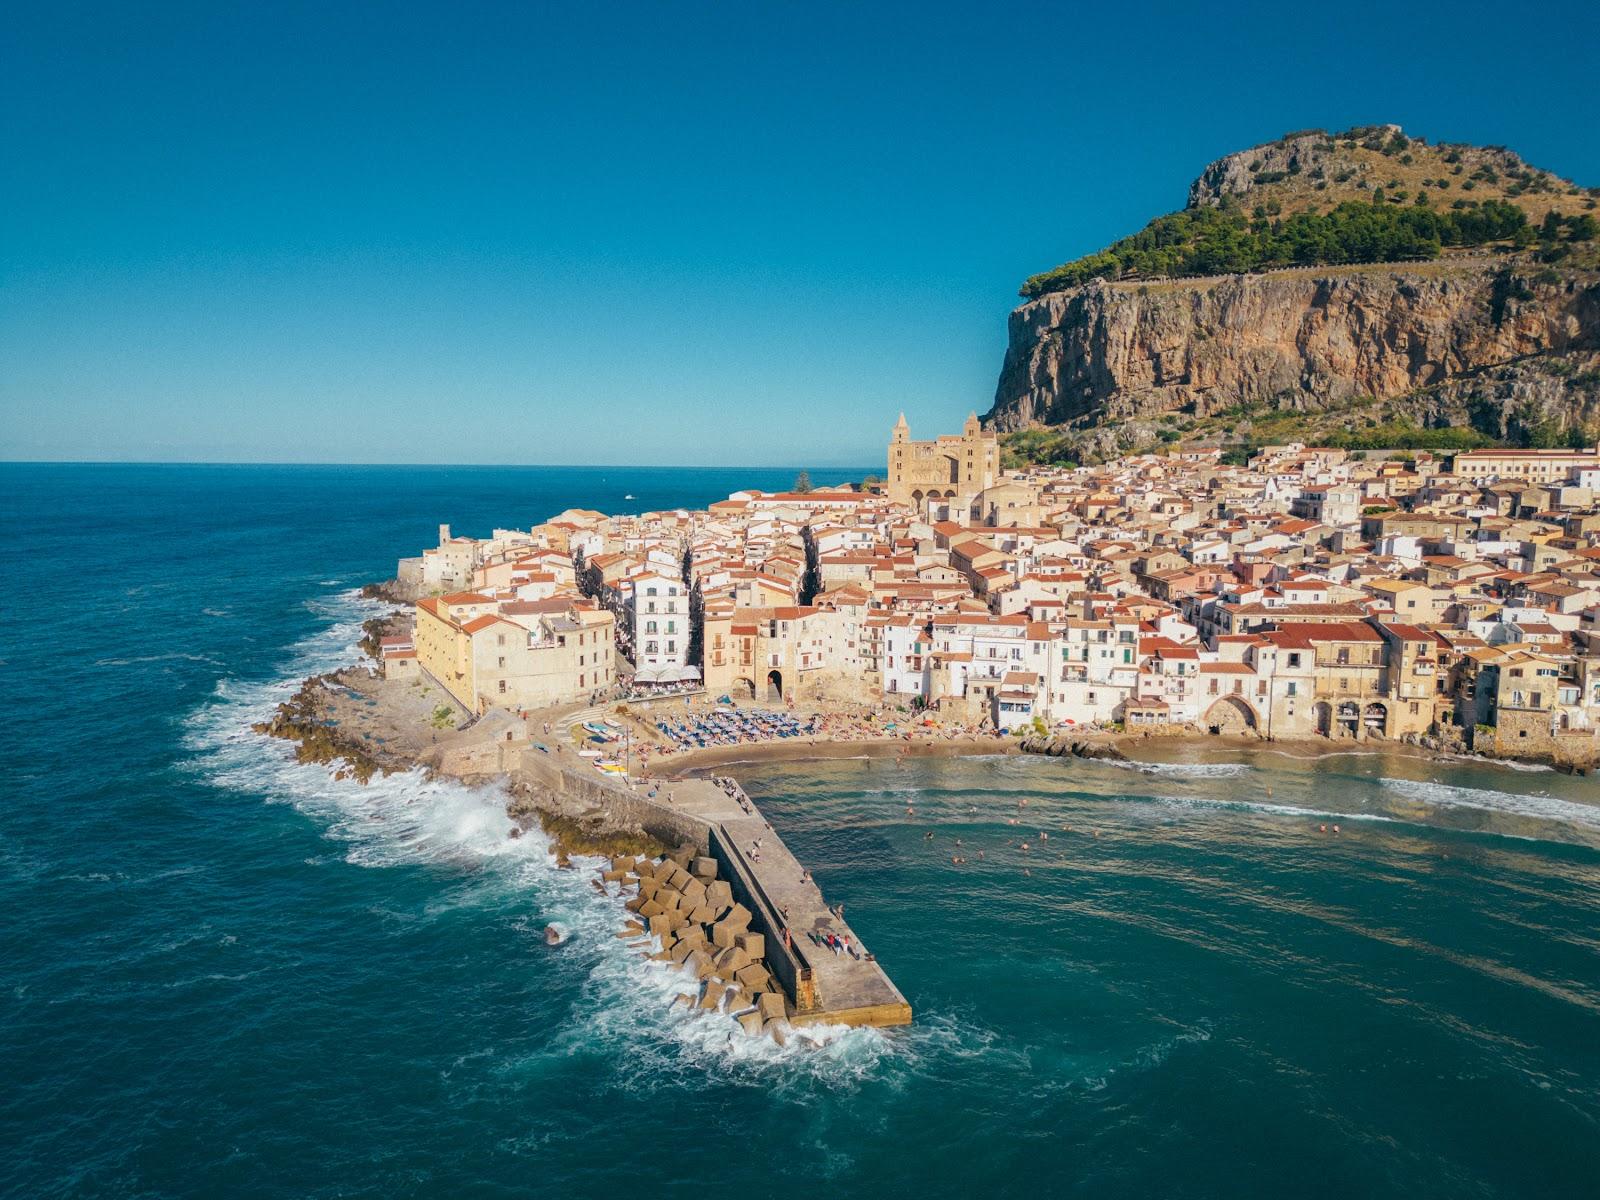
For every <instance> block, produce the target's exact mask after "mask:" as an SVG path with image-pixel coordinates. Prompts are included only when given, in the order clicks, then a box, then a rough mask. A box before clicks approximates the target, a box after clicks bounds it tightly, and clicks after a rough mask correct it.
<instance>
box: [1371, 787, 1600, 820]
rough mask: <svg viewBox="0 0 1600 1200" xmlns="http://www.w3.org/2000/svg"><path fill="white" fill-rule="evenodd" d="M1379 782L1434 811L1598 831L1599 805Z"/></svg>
mask: <svg viewBox="0 0 1600 1200" xmlns="http://www.w3.org/2000/svg"><path fill="white" fill-rule="evenodd" d="M1380 782H1381V784H1382V786H1383V788H1384V789H1385V790H1386V791H1391V792H1395V793H1398V794H1399V795H1401V796H1403V797H1405V798H1406V799H1407V800H1411V801H1414V802H1416V803H1419V804H1426V805H1432V806H1433V807H1435V808H1468V809H1476V810H1478V811H1480V812H1487V813H1497V814H1500V815H1504V816H1513V817H1531V818H1534V819H1536V820H1541V821H1558V822H1563V823H1565V824H1568V825H1573V826H1576V827H1578V828H1581V829H1587V830H1594V831H1600V805H1594V804H1579V803H1577V802H1576V801H1573V800H1562V799H1560V798H1558V797H1556V796H1546V795H1529V794H1524V793H1519V792H1497V791H1492V790H1490V789H1487V788H1472V787H1458V786H1456V785H1454V784H1448V783H1431V782H1428V781H1426V780H1416V779H1383V780H1381V781H1380Z"/></svg>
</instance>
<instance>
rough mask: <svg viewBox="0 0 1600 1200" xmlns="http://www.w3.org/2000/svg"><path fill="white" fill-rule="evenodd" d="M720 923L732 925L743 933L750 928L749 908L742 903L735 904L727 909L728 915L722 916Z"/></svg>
mask: <svg viewBox="0 0 1600 1200" xmlns="http://www.w3.org/2000/svg"><path fill="white" fill-rule="evenodd" d="M720 924H723V925H732V926H733V928H734V929H735V930H736V931H737V932H739V933H743V932H744V931H745V930H746V929H749V928H750V910H749V909H748V908H746V907H745V906H744V905H742V904H735V905H734V906H733V907H732V908H731V909H729V910H728V915H727V916H725V917H723V918H722V921H721V922H720Z"/></svg>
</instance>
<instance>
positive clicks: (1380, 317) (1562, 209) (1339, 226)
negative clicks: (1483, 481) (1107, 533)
mask: <svg viewBox="0 0 1600 1200" xmlns="http://www.w3.org/2000/svg"><path fill="white" fill-rule="evenodd" d="M1374 128H1375V130H1376V131H1377V132H1376V133H1375V132H1373V131H1353V132H1355V133H1358V134H1359V135H1360V136H1359V137H1352V136H1350V135H1328V134H1324V133H1321V132H1320V131H1312V132H1307V133H1302V134H1296V135H1291V136H1289V137H1286V138H1284V139H1281V140H1280V141H1279V142H1275V143H1271V144H1269V145H1267V146H1260V147H1256V148H1254V149H1252V150H1248V151H1242V152H1240V153H1237V154H1231V155H1228V156H1226V157H1225V158H1222V159H1219V160H1218V161H1217V162H1214V163H1212V164H1211V165H1210V166H1208V167H1207V168H1206V169H1205V170H1204V171H1203V172H1202V173H1201V175H1200V177H1199V178H1198V179H1196V180H1195V182H1194V183H1193V185H1191V187H1190V190H1189V201H1188V205H1187V207H1186V208H1185V210H1183V212H1182V213H1179V214H1175V215H1174V217H1172V218H1160V219H1158V220H1157V221H1155V222H1152V223H1151V226H1150V227H1149V228H1147V230H1146V231H1144V233H1141V234H1139V235H1137V236H1136V237H1133V238H1129V239H1125V240H1124V242H1122V243H1118V244H1117V245H1115V246H1113V247H1112V248H1110V250H1108V251H1105V252H1101V253H1100V254H1098V255H1089V256H1086V257H1085V258H1084V259H1080V260H1077V261H1076V262H1074V263H1070V264H1066V265H1064V266H1063V267H1061V268H1058V269H1057V270H1056V271H1054V272H1047V273H1045V274H1043V275H1041V276H1036V277H1035V278H1034V279H1031V280H1029V281H1028V284H1027V285H1025V287H1024V293H1025V295H1026V297H1027V299H1026V300H1025V302H1024V303H1023V304H1021V305H1020V306H1019V307H1017V308H1016V309H1015V310H1014V311H1013V312H1012V314H1011V318H1010V323H1009V338H1008V345H1007V349H1006V355H1005V360H1004V363H1003V365H1002V367H1001V370H1000V376H999V381H998V383H997V386H996V389H995V399H994V405H993V407H992V408H991V409H990V411H989V412H988V413H987V414H986V415H985V417H984V422H985V424H986V425H988V426H989V427H991V428H994V429H997V430H1000V431H1002V432H1006V433H1016V432H1018V431H1023V430H1033V429H1051V430H1055V431H1058V432H1059V433H1060V434H1061V435H1062V438H1063V439H1064V440H1065V441H1066V442H1067V443H1068V444H1069V445H1070V447H1071V449H1072V450H1073V451H1075V452H1076V456H1077V457H1078V458H1080V459H1082V460H1101V459H1107V458H1111V457H1114V456H1116V455H1118V454H1123V453H1128V452H1131V451H1137V450H1145V449H1149V448H1151V447H1154V446H1159V445H1163V444H1171V443H1172V442H1174V441H1180V440H1181V441H1189V440H1203V439H1207V438H1209V439H1210V440H1211V441H1212V443H1213V444H1215V443H1216V442H1217V441H1219V440H1221V441H1225V442H1226V441H1229V440H1241V439H1248V437H1249V435H1250V433H1251V425H1250V422H1251V420H1252V419H1255V420H1257V421H1260V420H1261V418H1262V416H1263V415H1264V414H1271V413H1288V414H1297V415H1299V416H1301V417H1303V418H1304V419H1303V420H1301V421H1300V422H1299V423H1298V425H1293V424H1291V425H1288V426H1282V423H1281V422H1280V426H1281V427H1283V428H1291V429H1300V430H1303V431H1305V433H1306V435H1307V436H1319V435H1325V434H1333V435H1338V434H1359V433H1360V432H1361V431H1363V430H1365V429H1368V428H1372V427H1374V426H1379V427H1382V426H1386V425H1393V424H1396V423H1398V424H1401V425H1403V426H1415V427H1418V428H1422V429H1428V428H1433V429H1445V428H1455V429H1462V430H1475V431H1477V432H1478V433H1480V434H1481V435H1482V436H1483V438H1484V439H1485V440H1493V441H1496V442H1506V443H1510V444H1530V443H1538V442H1539V440H1540V439H1549V438H1562V437H1565V436H1569V435H1572V436H1580V437H1581V436H1589V435H1590V434H1592V433H1593V432H1594V431H1595V430H1600V269H1597V267H1600V242H1597V241H1596V239H1595V236H1594V233H1593V228H1594V217H1593V216H1592V215H1591V210H1594V209H1595V206H1596V199H1595V196H1594V195H1592V194H1591V193H1590V191H1586V190H1585V189H1582V188H1578V187H1576V186H1575V185H1573V184H1571V183H1569V182H1567V181H1565V180H1561V179H1558V178H1557V177H1555V176H1553V175H1551V174H1550V173H1549V172H1541V171H1537V170H1535V169H1533V168H1530V167H1528V166H1527V165H1526V164H1525V163H1523V162H1522V160H1521V159H1520V158H1518V157H1517V156H1516V155H1515V154H1512V153H1511V152H1510V151H1506V150H1504V149H1502V148H1481V147H1468V146H1445V145H1441V146H1430V145H1428V144H1427V143H1425V142H1423V141H1421V140H1420V139H1414V138H1406V137H1405V135H1404V134H1402V133H1400V131H1399V129H1398V127H1394V126H1384V127H1374ZM1395 139H1398V141H1396V140H1395ZM1397 197H1398V198H1399V200H1400V201H1403V203H1402V204H1400V205H1399V206H1398V207H1397ZM1485 204H1487V205H1492V206H1499V207H1498V208H1494V209H1493V210H1492V211H1493V213H1494V220H1495V221H1498V222H1500V226H1499V227H1497V228H1493V229H1489V230H1488V231H1487V232H1477V233H1474V232H1473V230H1474V229H1476V228H1477V227H1476V226H1474V225H1472V224H1471V221H1472V219H1473V215H1474V214H1476V213H1479V212H1484V211H1490V210H1487V209H1484V208H1483V207H1482V206H1484V205H1485ZM1340 205H1343V207H1342V208H1341V207H1340ZM1419 205H1421V206H1422V207H1423V209H1424V210H1425V211H1426V212H1427V213H1428V214H1430V217H1429V218H1428V220H1424V221H1422V222H1421V223H1420V225H1418V228H1419V229H1421V231H1422V233H1421V234H1417V233H1416V231H1415V230H1413V229H1412V225H1411V224H1406V225H1404V226H1403V227H1402V228H1403V231H1404V232H1405V233H1406V235H1407V237H1408V238H1410V240H1406V241H1404V242H1403V243H1401V244H1398V248H1396V249H1393V250H1392V251H1388V252H1386V251H1385V250H1383V249H1382V247H1381V246H1380V245H1376V244H1373V245H1368V244H1366V243H1364V242H1362V241H1361V240H1360V239H1361V237H1362V236H1365V235H1370V237H1371V238H1372V239H1374V240H1376V239H1377V238H1378V237H1379V235H1380V234H1385V233H1388V232H1390V230H1389V225H1392V224H1394V223H1395V222H1396V221H1400V220H1401V219H1402V217H1404V218H1405V219H1406V220H1407V221H1411V222H1412V224H1415V223H1416V222H1415V221H1413V220H1412V218H1413V217H1414V213H1411V212H1409V211H1407V209H1408V208H1409V209H1416V208H1417V207H1418V206H1419ZM1374 211H1375V212H1376V213H1377V214H1378V215H1380V216H1381V217H1382V218H1383V221H1387V222H1389V225H1385V224H1383V221H1379V222H1378V223H1377V227H1376V228H1375V229H1368V228H1367V227H1366V225H1365V224H1364V222H1365V221H1366V220H1367V218H1366V216H1365V215H1364V214H1366V213H1368V212H1374ZM1397 212H1398V213H1400V214H1401V215H1400V216H1396V215H1395V214H1396V213H1397ZM1215 214H1223V215H1215ZM1433 214H1437V221H1436V222H1435V220H1434V217H1433ZM1508 214H1510V215H1508ZM1297 218H1298V219H1299V220H1300V221H1302V222H1324V223H1325V225H1326V227H1324V226H1322V225H1314V226H1311V227H1308V228H1307V229H1301V228H1299V227H1298V226H1297V225H1296V219H1297ZM1376 219H1377V218H1376V217H1374V218H1373V220H1376ZM1486 220H1487V219H1486ZM1230 222H1231V223H1230ZM1452 222H1455V224H1452ZM1462 222H1466V223H1467V224H1466V225H1464V226H1461V228H1464V229H1465V230H1466V232H1461V229H1458V225H1460V223H1462ZM1435 224H1438V225H1440V226H1442V228H1443V231H1444V234H1443V236H1445V237H1446V238H1447V239H1451V238H1453V239H1455V240H1457V241H1460V240H1461V239H1463V238H1465V239H1467V240H1468V241H1469V243H1470V244H1465V245H1453V244H1451V243H1450V241H1448V240H1447V241H1446V242H1445V244H1444V245H1442V246H1441V245H1439V244H1438V243H1437V241H1436V240H1434V241H1429V240H1427V238H1428V236H1431V237H1433V238H1434V239H1437V237H1438V236H1440V234H1439V232H1438V230H1437V229H1436V228H1435V227H1434V226H1435ZM1219 225H1220V226H1222V227H1223V228H1222V230H1221V232H1219V229H1218V227H1219ZM1513 227H1514V228H1513ZM1197 231H1198V232H1197ZM1498 234H1504V235H1505V236H1496V235H1498ZM1316 237H1323V238H1325V239H1329V240H1330V244H1328V245H1322V244H1320V243H1318V242H1316V240H1315V238H1316ZM1186 238H1187V239H1189V241H1187V242H1185V241H1184V239H1186ZM1340 238H1343V239H1345V240H1344V241H1339V239H1340ZM1239 239H1243V244H1242V247H1241V246H1240V245H1236V242H1238V240H1239ZM1251 239H1254V240H1253V241H1252V240H1251ZM1275 239H1276V240H1275ZM1169 243H1177V244H1178V245H1177V248H1173V246H1172V245H1169ZM1387 253H1393V254H1395V255H1397V256H1401V257H1404V258H1406V259H1407V260H1408V261H1384V259H1385V258H1386V255H1387ZM1316 254H1327V255H1330V256H1332V261H1327V262H1310V263H1303V262H1299V263H1297V262H1296V261H1294V256H1295V255H1299V256H1302V257H1305V256H1315V255H1316ZM1340 256H1346V257H1345V258H1344V259H1342V260H1341V258H1340ZM1348 256H1354V257H1353V258H1352V257H1348ZM1286 258H1287V260H1286ZM1417 259H1421V260H1422V261H1416V260H1417ZM1213 261H1215V262H1218V263H1224V264H1230V265H1231V266H1234V267H1237V268H1239V269H1228V267H1224V268H1223V269H1221V270H1220V271H1219V270H1209V269H1206V268H1204V267H1203V266H1201V265H1198V264H1204V263H1208V262H1213Z"/></svg>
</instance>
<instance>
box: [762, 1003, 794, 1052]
mask: <svg viewBox="0 0 1600 1200" xmlns="http://www.w3.org/2000/svg"><path fill="white" fill-rule="evenodd" d="M769 994H770V993H769ZM761 1032H762V1033H764V1034H766V1035H767V1036H768V1037H769V1038H771V1039H772V1040H773V1041H775V1042H777V1043H778V1045H780V1046H787V1045H788V1044H789V1034H790V1032H792V1030H791V1027H790V1025H789V1021H788V1019H787V1018H785V1017H773V1018H772V1019H771V1020H769V1021H767V1022H766V1023H765V1024H764V1025H762V1026H761Z"/></svg>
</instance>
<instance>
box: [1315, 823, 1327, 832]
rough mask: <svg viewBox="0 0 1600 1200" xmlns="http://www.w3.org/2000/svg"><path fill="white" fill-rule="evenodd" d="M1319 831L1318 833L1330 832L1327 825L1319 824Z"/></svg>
mask: <svg viewBox="0 0 1600 1200" xmlns="http://www.w3.org/2000/svg"><path fill="white" fill-rule="evenodd" d="M1317 832H1318V833H1327V832H1328V827H1327V826H1326V825H1318V826H1317Z"/></svg>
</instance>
